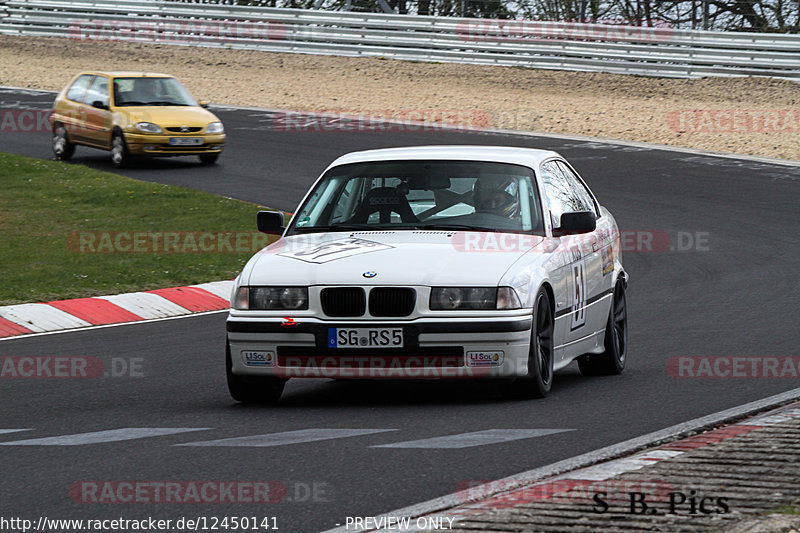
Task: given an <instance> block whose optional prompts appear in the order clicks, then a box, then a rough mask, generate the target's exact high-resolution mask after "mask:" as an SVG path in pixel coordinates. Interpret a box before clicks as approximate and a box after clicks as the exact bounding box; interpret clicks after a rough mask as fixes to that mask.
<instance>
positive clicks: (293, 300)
mask: <svg viewBox="0 0 800 533" xmlns="http://www.w3.org/2000/svg"><path fill="white" fill-rule="evenodd" d="M233 307H234V309H285V310H290V311H298V310H302V309H308V288H306V287H239V290H238V292H237V293H236V296H235V297H234V301H233Z"/></svg>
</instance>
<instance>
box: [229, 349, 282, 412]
mask: <svg viewBox="0 0 800 533" xmlns="http://www.w3.org/2000/svg"><path fill="white" fill-rule="evenodd" d="M226 344H227V346H226V348H225V375H226V376H227V378H228V392H230V394H231V397H232V398H233V399H234V400H236V401H237V402H242V403H257V404H273V403H277V402H278V400H279V399H280V397H281V394H283V388H284V387H285V386H286V382H287V381H288V380H287V379H281V378H274V377H271V376H237V375H236V374H234V373H233V372H232V371H231V346H230V343H226Z"/></svg>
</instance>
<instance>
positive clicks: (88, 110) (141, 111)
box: [50, 72, 225, 167]
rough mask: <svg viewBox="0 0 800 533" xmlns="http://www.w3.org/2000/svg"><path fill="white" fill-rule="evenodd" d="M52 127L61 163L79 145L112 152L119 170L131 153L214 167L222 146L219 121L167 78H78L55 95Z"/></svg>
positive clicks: (126, 74)
mask: <svg viewBox="0 0 800 533" xmlns="http://www.w3.org/2000/svg"><path fill="white" fill-rule="evenodd" d="M50 123H51V124H52V126H53V152H54V153H55V156H56V158H57V159H63V160H67V159H69V158H70V157H72V154H73V153H74V152H75V146H76V145H81V146H90V147H92V148H100V149H102V150H109V151H111V161H112V163H114V165H115V166H117V167H123V166H125V165H126V164H127V163H128V161H129V160H130V157H131V156H132V155H148V156H159V157H165V156H183V155H197V156H199V157H200V161H201V162H203V163H206V164H212V163H214V162H216V161H217V158H218V157H219V155H220V153H221V152H222V148H223V147H224V146H225V128H224V126H223V125H222V122H221V121H220V120H219V118H217V116H216V115H214V114H213V113H211V112H210V111H208V110H207V109H205V105H204V104H198V103H197V102H196V101H195V100H194V99H193V98H192V96H191V95H190V94H189V92H188V91H187V90H186V89H184V87H183V86H182V85H181V84H180V82H178V80H176V79H175V78H173V77H172V76H169V75H166V74H153V73H141V72H83V73H81V74H78V75H77V76H75V78H74V79H73V80H72V81H71V82H70V83H69V85H67V86H66V87H65V88H64V90H62V91H61V93H59V95H58V96H57V97H56V101H55V103H54V105H53V112H52V113H51V114H50Z"/></svg>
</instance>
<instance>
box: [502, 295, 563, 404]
mask: <svg viewBox="0 0 800 533" xmlns="http://www.w3.org/2000/svg"><path fill="white" fill-rule="evenodd" d="M533 310H534V312H533V327H532V328H531V345H530V349H529V352H528V375H527V376H526V377H524V378H517V379H516V380H515V381H514V382H513V383H512V384H511V394H512V396H513V397H516V398H523V399H529V398H544V397H545V396H547V395H548V394H550V389H551V388H552V386H553V359H554V348H553V346H554V345H553V331H554V329H555V323H554V321H553V308H552V307H550V297H549V296H548V295H547V291H546V290H545V289H544V288H542V289H539V293H538V294H537V295H536V303H535V304H534V306H533Z"/></svg>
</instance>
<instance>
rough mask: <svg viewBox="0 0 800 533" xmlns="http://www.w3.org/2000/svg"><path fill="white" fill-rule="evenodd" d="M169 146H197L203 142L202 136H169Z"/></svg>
mask: <svg viewBox="0 0 800 533" xmlns="http://www.w3.org/2000/svg"><path fill="white" fill-rule="evenodd" d="M169 144H170V146H199V145H201V144H203V138H202V137H170V138H169Z"/></svg>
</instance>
